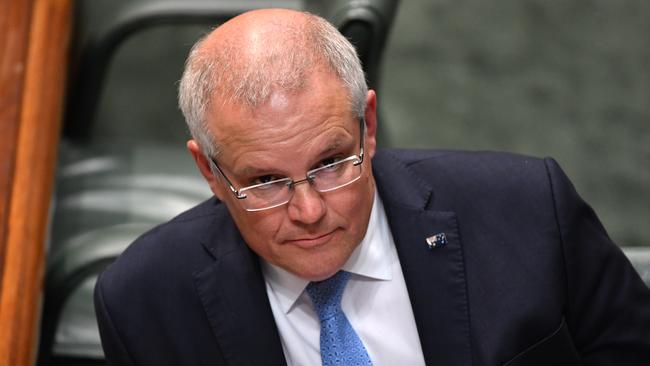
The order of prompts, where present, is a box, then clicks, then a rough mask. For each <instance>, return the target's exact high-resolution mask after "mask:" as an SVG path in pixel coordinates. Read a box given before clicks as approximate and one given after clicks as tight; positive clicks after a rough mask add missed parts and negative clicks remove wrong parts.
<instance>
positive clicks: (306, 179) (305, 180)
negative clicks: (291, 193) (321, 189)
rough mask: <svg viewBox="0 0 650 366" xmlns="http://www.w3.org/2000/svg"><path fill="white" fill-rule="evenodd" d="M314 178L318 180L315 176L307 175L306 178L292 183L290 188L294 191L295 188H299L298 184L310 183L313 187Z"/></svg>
mask: <svg viewBox="0 0 650 366" xmlns="http://www.w3.org/2000/svg"><path fill="white" fill-rule="evenodd" d="M314 178H316V177H315V176H313V175H310V174H307V175H306V176H305V178H303V179H300V180H294V181H292V182H291V184H290V187H291V189H292V190H293V189H294V187H295V186H297V185H298V184H303V183H309V184H310V185H312V184H313V183H314Z"/></svg>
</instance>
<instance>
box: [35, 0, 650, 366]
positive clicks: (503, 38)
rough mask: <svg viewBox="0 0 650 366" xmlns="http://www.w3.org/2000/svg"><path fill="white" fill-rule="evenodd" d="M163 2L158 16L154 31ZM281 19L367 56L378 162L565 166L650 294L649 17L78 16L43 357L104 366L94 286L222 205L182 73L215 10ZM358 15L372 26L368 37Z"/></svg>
mask: <svg viewBox="0 0 650 366" xmlns="http://www.w3.org/2000/svg"><path fill="white" fill-rule="evenodd" d="M163 3H164V6H163V7H161V8H160V9H158V10H160V11H161V12H162V14H163V15H162V16H160V17H150V18H146V17H142V15H143V14H148V13H147V12H148V11H150V10H151V9H152V7H155V6H159V5H160V4H163ZM156 4H157V5H156ZM206 4H209V5H206ZM350 4H352V5H350ZM268 5H273V6H281V7H285V6H286V7H295V8H299V9H307V10H309V11H312V12H316V13H319V14H322V15H325V16H326V17H328V19H330V20H331V21H333V22H334V23H335V24H336V25H337V26H339V27H344V29H346V30H348V31H349V34H351V35H353V36H355V37H356V36H359V35H360V36H359V39H358V40H357V41H358V43H355V44H357V45H362V46H363V45H364V44H366V43H367V44H369V45H370V46H368V47H369V48H368V49H367V52H366V51H364V52H362V53H363V54H364V55H365V56H366V57H367V58H368V59H365V60H366V65H364V66H366V67H369V79H370V81H371V84H372V85H373V86H374V87H376V88H377V92H378V98H379V106H380V121H379V124H380V145H381V146H383V147H409V148H445V149H469V150H505V151H511V152H516V153H521V154H529V155H535V156H540V157H541V156H551V157H554V158H555V159H557V160H558V161H559V163H560V165H561V166H562V167H563V168H564V169H565V171H566V172H567V174H568V175H569V177H570V178H571V179H572V180H573V182H574V184H575V186H576V188H577V190H578V191H579V192H580V193H581V195H582V196H583V197H584V198H585V199H586V200H587V201H588V202H589V203H591V205H592V206H593V207H594V209H595V210H596V212H597V213H598V215H599V216H600V218H601V220H602V221H603V223H604V225H605V227H606V228H607V230H608V231H609V233H610V235H611V236H612V238H613V239H614V241H616V242H617V243H618V244H619V245H621V246H623V247H624V249H625V251H626V253H627V254H628V255H629V256H630V257H631V258H632V260H633V262H634V263H635V265H636V266H637V268H638V269H639V271H640V272H641V275H642V276H643V277H644V279H645V280H646V281H649V280H650V208H649V207H648V206H649V203H650V36H649V35H650V2H648V1H647V0H619V1H605V0H564V1H542V0H518V1H515V0H499V1H481V0H462V1H459V0H456V1H450V0H408V1H401V2H397V1H381V0H379V1H334V0H333V1H315V0H311V1H309V0H307V1H176V2H174V1H160V0H78V1H77V2H76V4H75V18H74V21H75V25H74V29H75V32H74V39H73V49H72V65H71V68H70V81H69V95H68V105H67V113H66V119H65V126H64V134H63V137H62V139H61V143H60V147H59V157H58V168H57V177H56V185H55V194H54V197H53V203H54V208H53V213H52V220H51V221H52V225H51V232H50V236H49V243H48V248H49V254H48V259H47V261H48V264H47V277H46V295H45V304H44V318H43V334H44V335H45V336H42V337H43V339H44V340H45V342H42V349H41V355H43V354H50V353H52V354H53V355H54V358H53V362H54V364H59V365H72V364H78V365H81V364H101V357H102V356H101V355H102V353H101V348H100V347H99V338H98V334H97V330H96V328H95V325H94V314H93V310H92V302H91V300H90V298H91V293H92V288H93V285H94V281H95V278H96V275H97V273H98V272H99V271H100V270H101V269H102V268H104V266H105V265H106V264H107V263H110V261H112V260H113V259H114V258H115V256H116V255H118V254H119V253H120V252H121V250H123V249H124V247H125V246H126V245H128V244H129V243H130V242H131V241H132V240H133V239H135V238H136V237H137V236H138V235H139V234H140V233H142V232H144V231H146V230H147V229H149V228H151V227H153V226H155V225H157V224H158V223H160V222H163V221H166V220H168V219H170V218H171V217H173V216H175V215H176V214H177V213H179V212H181V211H183V210H185V209H187V208H189V207H191V206H193V205H194V204H196V203H198V202H200V201H202V200H204V199H206V198H208V197H210V191H209V190H208V187H207V185H206V184H204V183H203V180H202V178H201V177H200V175H199V174H198V172H196V171H195V168H194V163H193V161H192V159H191V157H190V155H189V154H188V153H186V151H185V142H186V140H187V139H188V137H189V135H188V133H187V130H186V127H185V124H184V121H183V117H182V115H181V113H180V111H179V110H178V107H177V102H176V91H177V86H178V84H177V82H178V80H179V79H180V76H181V73H182V68H183V62H184V60H185V57H186V55H187V53H188V51H189V48H190V47H191V45H192V44H193V43H194V42H195V41H196V39H197V38H199V37H200V36H201V35H203V34H205V33H206V32H208V31H209V30H210V29H211V27H212V26H213V25H216V24H218V22H219V19H220V18H219V16H216V15H215V16H212V15H209V14H208V12H205V11H204V10H202V9H220V10H219V11H221V12H222V13H224V12H225V13H226V14H229V12H232V13H236V12H237V11H238V9H240V8H245V7H259V6H268ZM375 5H376V6H377V7H378V8H381V9H380V10H381V11H379V10H377V9H374V8H373V6H375ZM206 6H207V7H206ZM368 6H369V7H370V10H368V9H365V8H364V7H368ZM395 6H396V7H395ZM343 8H345V9H347V10H345V11H343V10H340V9H343ZM224 9H225V10H224ZM350 9H352V10H350ZM364 9H365V10H364ZM373 9H374V10H373ZM348 10H349V11H348ZM179 11H180V12H181V13H183V14H185V16H184V17H182V16H181V17H179V16H178V14H179V13H178V12H179ZM382 11H383V12H384V13H382ZM216 13H218V12H216ZM216 13H215V14H216ZM350 14H352V15H350ZM138 16H141V17H140V18H138ZM348 16H358V17H360V19H362V20H364V21H368V22H370V23H372V22H377V25H376V26H375V27H374V28H373V29H372V32H370V35H369V36H364V33H363V32H362V31H359V30H358V29H357V28H355V27H353V26H350V27H348V25H349V24H348V25H346V24H347V23H345V21H346V19H348V18H346V17H348ZM138 19H140V20H138ZM142 19H145V20H144V21H142ZM373 24H374V23H373ZM136 26H137V27H136ZM346 27H347V28H346ZM111 29H118V31H116V32H113V33H111V32H112V31H111ZM368 39H370V40H368ZM364 42H366V43H364ZM368 42H369V43H368ZM382 49H383V53H382ZM47 334H50V336H48V335H47ZM48 337H49V338H48ZM43 344H45V346H43ZM48 358H49V357H48ZM41 364H46V361H45V359H44V358H43V357H42V359H41Z"/></svg>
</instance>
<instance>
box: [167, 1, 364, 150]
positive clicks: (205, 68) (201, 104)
mask: <svg viewBox="0 0 650 366" xmlns="http://www.w3.org/2000/svg"><path fill="white" fill-rule="evenodd" d="M305 14H306V15H307V20H306V25H305V26H304V27H299V28H297V29H291V28H292V27H291V26H290V25H282V27H283V28H284V29H283V30H285V32H283V33H284V34H282V35H281V37H284V38H283V39H284V40H287V41H288V43H287V42H274V44H269V45H265V47H264V49H263V50H255V54H254V55H252V56H251V55H250V54H247V55H246V56H245V57H248V58H249V60H248V62H242V61H240V59H241V58H242V50H241V47H240V48H237V47H236V46H237V45H236V44H232V41H231V43H226V44H225V45H220V46H219V47H218V48H215V47H213V48H212V49H210V48H209V47H207V46H206V44H205V43H206V39H207V38H208V37H207V36H206V37H204V38H202V39H201V40H199V41H198V42H197V43H196V44H195V45H194V46H193V47H192V50H191V51H190V54H189V56H188V58H187V61H186V63H185V71H184V72H183V76H182V78H181V81H180V86H179V93H178V94H179V95H178V100H179V106H180V108H181V111H182V112H183V115H184V116H185V121H186V123H187V126H188V127H189V130H190V133H191V134H192V138H194V139H195V140H196V141H197V143H198V144H199V146H200V148H201V150H202V151H203V153H204V154H205V155H206V156H207V157H215V156H217V155H218V154H219V146H218V143H217V138H216V137H215V136H213V135H212V134H211V133H210V131H209V130H208V127H207V111H208V108H209V106H210V103H211V102H213V101H214V99H213V98H215V96H219V97H221V98H222V100H221V103H224V104H226V103H236V104H238V105H242V106H245V107H248V108H250V109H254V108H255V107H258V106H260V105H261V104H263V103H264V102H265V101H266V100H267V99H268V98H269V97H270V96H271V94H272V93H273V92H274V91H276V90H278V89H279V90H283V91H300V90H302V88H303V86H304V83H305V81H306V80H307V79H308V77H309V72H310V70H313V69H315V68H316V67H317V66H321V65H323V66H329V68H330V69H331V70H332V71H334V73H335V74H336V75H337V76H338V77H339V79H340V80H341V82H342V83H343V86H344V87H345V89H346V90H347V92H348V99H349V101H350V106H351V108H352V111H353V113H355V114H356V115H357V116H359V117H363V116H364V113H365V105H366V103H365V100H366V94H367V93H368V86H367V84H366V79H365V76H364V73H363V68H362V67H361V62H360V60H359V57H358V55H357V53H356V50H355V48H354V46H353V45H352V44H351V43H350V42H349V41H348V40H347V39H346V38H345V37H344V36H343V35H342V34H341V33H339V31H338V30H337V29H336V28H335V27H333V26H332V25H331V24H330V23H329V22H327V21H326V20H325V19H323V18H321V17H319V16H316V15H313V14H309V13H305ZM244 52H245V51H244Z"/></svg>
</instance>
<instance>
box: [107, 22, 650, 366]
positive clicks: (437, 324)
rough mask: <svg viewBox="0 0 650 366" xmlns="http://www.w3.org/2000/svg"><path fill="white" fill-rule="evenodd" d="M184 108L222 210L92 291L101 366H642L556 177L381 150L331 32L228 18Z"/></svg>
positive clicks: (646, 353) (608, 280)
mask: <svg viewBox="0 0 650 366" xmlns="http://www.w3.org/2000/svg"><path fill="white" fill-rule="evenodd" d="M179 99H180V105H181V108H182V110H183V113H184V114H185V117H186V120H187V123H188V126H189V128H190V131H191V133H192V137H193V139H192V140H190V141H189V142H188V144H187V146H188V149H189V151H190V153H191V154H192V156H193V158H194V160H195V161H196V165H197V166H198V168H199V170H200V171H201V173H202V174H203V176H204V177H205V179H206V180H207V182H208V184H209V185H210V188H211V190H212V192H213V193H214V195H215V197H216V198H213V199H211V200H208V201H206V202H204V203H202V204H200V205H199V206H197V207H195V208H193V209H191V210H189V211H187V212H185V213H183V214H181V215H179V216H178V217H176V218H175V219H173V220H171V221H170V222H168V223H166V224H164V225H161V226H159V227H157V228H155V229H153V230H152V231H150V232H149V233H147V234H144V235H143V236H142V237H140V238H139V239H138V240H137V241H136V242H135V243H134V244H132V245H131V246H130V247H129V249H127V250H126V251H125V252H124V254H123V255H122V256H121V257H120V258H119V259H118V260H117V261H116V262H115V263H114V264H113V265H111V266H110V268H109V269H108V270H107V271H106V272H105V273H103V274H102V276H101V277H100V279H99V281H98V284H97V287H96V291H95V303H96V310H97V316H98V320H99V326H100V331H101V335H102V342H103V346H104V351H105V353H106V358H107V360H108V362H109V364H113V365H156V366H158V365H212V366H215V365H283V364H288V365H317V364H321V363H322V364H325V365H333V364H340V365H369V364H374V365H424V364H429V365H472V364H474V365H502V364H508V365H570V364H581V363H584V364H588V365H649V364H650V292H649V291H648V289H647V288H646V287H645V285H644V284H643V283H642V282H641V280H640V278H639V276H638V275H637V274H636V273H635V272H634V270H633V269H632V267H631V266H630V264H629V262H628V261H627V260H626V259H625V257H624V256H623V254H622V253H621V251H620V250H619V249H617V247H616V246H615V245H614V244H613V243H612V242H611V241H610V239H609V238H608V236H607V234H606V233H605V231H604V229H603V228H602V226H601V225H600V223H599V222H598V219H597V218H596V217H595V215H594V213H593V211H592V210H591V209H590V208H589V206H587V205H586V204H585V203H584V202H583V201H582V200H581V199H580V198H579V197H578V196H577V194H576V193H575V191H574V190H573V188H572V186H571V184H570V182H569V181H568V180H567V178H566V177H565V175H564V174H563V173H562V171H561V170H560V168H559V167H558V166H557V164H556V163H555V162H554V161H553V160H550V159H545V160H541V159H535V158H527V157H521V156H514V155H509V154H499V153H466V152H449V151H390V150H387V151H377V150H376V140H375V133H376V130H377V115H376V107H377V100H376V96H375V93H374V91H372V90H370V91H369V90H368V89H367V86H366V83H365V80H364V75H363V71H362V69H361V65H360V63H359V60H358V57H357V55H356V53H355V51H354V48H353V47H352V45H350V43H349V42H348V41H347V40H346V39H345V38H344V37H343V36H341V34H339V33H338V32H337V31H336V29H334V28H333V27H332V26H331V25H330V24H328V23H327V22H326V21H324V20H323V19H321V18H319V17H316V16H313V15H310V14H306V13H300V12H295V11H290V10H260V11H254V12H250V13H246V14H243V15H240V16H238V17H236V18H234V19H232V20H230V21H229V22H227V23H225V24H223V25H222V26H220V27H219V28H217V29H216V30H215V31H213V32H212V33H211V34H209V35H208V36H207V37H205V38H204V39H203V40H201V41H200V42H198V43H197V44H196V45H195V47H194V48H193V50H192V51H191V54H190V56H189V58H188V61H187V65H186V70H185V73H184V74H183V78H182V81H181V85H180V98H179Z"/></svg>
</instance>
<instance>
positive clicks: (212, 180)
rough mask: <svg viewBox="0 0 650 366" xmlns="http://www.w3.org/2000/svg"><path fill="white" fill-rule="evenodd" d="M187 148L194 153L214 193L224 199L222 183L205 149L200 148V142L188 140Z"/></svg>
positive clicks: (200, 169)
mask: <svg viewBox="0 0 650 366" xmlns="http://www.w3.org/2000/svg"><path fill="white" fill-rule="evenodd" d="M187 150H188V151H189V152H190V154H191V155H192V158H193V159H194V162H195V163H196V167H197V168H199V171H200V172H201V175H203V178H205V180H206V181H207V182H208V184H209V185H210V190H211V191H212V193H213V194H214V195H215V196H217V198H218V199H219V200H220V201H223V196H222V194H223V193H222V191H221V185H220V184H219V178H217V177H216V176H215V174H213V173H212V169H210V162H209V161H208V159H207V158H206V157H205V155H203V151H201V148H199V144H198V143H196V141H195V140H189V141H188V142H187Z"/></svg>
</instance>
